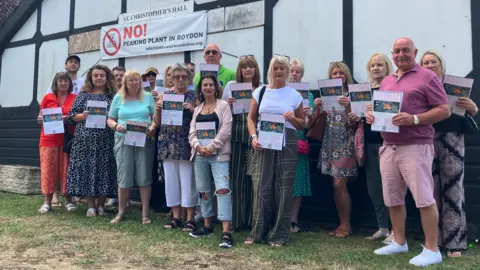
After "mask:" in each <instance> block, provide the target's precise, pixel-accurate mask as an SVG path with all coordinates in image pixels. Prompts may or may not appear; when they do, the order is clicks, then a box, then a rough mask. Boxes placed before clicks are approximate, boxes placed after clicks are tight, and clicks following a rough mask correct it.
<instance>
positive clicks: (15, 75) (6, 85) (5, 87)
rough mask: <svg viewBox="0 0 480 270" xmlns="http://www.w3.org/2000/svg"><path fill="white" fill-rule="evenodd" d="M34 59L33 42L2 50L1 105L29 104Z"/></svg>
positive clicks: (17, 105) (31, 93) (31, 92)
mask: <svg viewBox="0 0 480 270" xmlns="http://www.w3.org/2000/svg"><path fill="white" fill-rule="evenodd" d="M34 59H35V45H34V44H32V45H27V46H21V47H16V48H11V49H6V50H5V51H4V52H3V55H2V73H1V75H0V82H1V83H0V105H1V106H2V107H19V106H28V105H30V103H31V102H32V97H33V75H34ZM19 63H21V64H19Z"/></svg>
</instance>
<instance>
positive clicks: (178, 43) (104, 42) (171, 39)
mask: <svg viewBox="0 0 480 270" xmlns="http://www.w3.org/2000/svg"><path fill="white" fill-rule="evenodd" d="M206 42H207V13H206V12H205V11H199V12H195V13H191V14H185V15H182V16H176V17H167V18H163V19H158V20H151V21H143V22H139V23H133V24H122V25H114V26H108V27H102V30H101V32H100V52H101V54H102V59H113V58H120V57H131V56H138V55H148V54H160V53H171V52H183V51H194V50H202V49H204V48H205V46H206Z"/></svg>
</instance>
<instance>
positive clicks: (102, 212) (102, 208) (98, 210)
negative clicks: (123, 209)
mask: <svg viewBox="0 0 480 270" xmlns="http://www.w3.org/2000/svg"><path fill="white" fill-rule="evenodd" d="M97 213H98V215H99V216H104V215H105V208H104V207H101V206H100V207H98V208H97Z"/></svg>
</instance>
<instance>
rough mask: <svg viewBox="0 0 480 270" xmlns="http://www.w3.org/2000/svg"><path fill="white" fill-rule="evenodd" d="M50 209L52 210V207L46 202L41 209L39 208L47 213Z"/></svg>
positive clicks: (43, 212) (41, 212)
mask: <svg viewBox="0 0 480 270" xmlns="http://www.w3.org/2000/svg"><path fill="white" fill-rule="evenodd" d="M50 210H52V208H51V207H50V205H48V204H44V205H42V206H41V207H40V209H38V211H39V212H40V214H46V213H48V212H50Z"/></svg>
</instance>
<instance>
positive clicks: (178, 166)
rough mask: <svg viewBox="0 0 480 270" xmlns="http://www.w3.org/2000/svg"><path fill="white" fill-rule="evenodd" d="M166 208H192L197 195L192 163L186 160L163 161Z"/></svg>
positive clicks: (196, 202) (196, 203) (195, 203)
mask: <svg viewBox="0 0 480 270" xmlns="http://www.w3.org/2000/svg"><path fill="white" fill-rule="evenodd" d="M162 162H163V171H164V172H165V196H166V198H167V206H168V207H173V206H179V205H181V206H182V207H194V206H197V205H198V193H197V188H196V187H195V181H194V179H193V163H192V162H190V161H188V160H173V159H166V160H163V161H162Z"/></svg>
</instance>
